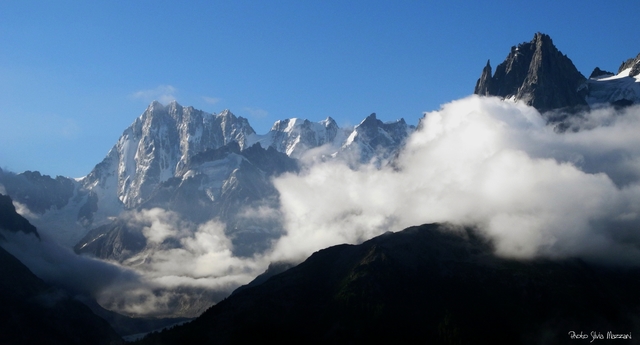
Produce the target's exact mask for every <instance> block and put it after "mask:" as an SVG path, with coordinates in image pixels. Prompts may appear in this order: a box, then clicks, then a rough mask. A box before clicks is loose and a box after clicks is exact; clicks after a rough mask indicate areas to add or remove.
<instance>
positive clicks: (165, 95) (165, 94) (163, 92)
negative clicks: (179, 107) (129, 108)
mask: <svg viewBox="0 0 640 345" xmlns="http://www.w3.org/2000/svg"><path fill="white" fill-rule="evenodd" d="M177 92H178V90H177V89H176V88H175V87H173V86H171V85H158V86H157V87H156V88H155V89H149V90H140V91H136V92H134V93H133V94H131V98H134V99H141V100H143V101H145V102H151V101H153V100H156V101H158V102H160V103H162V104H167V103H170V102H171V101H175V100H176V96H175V94H176V93H177Z"/></svg>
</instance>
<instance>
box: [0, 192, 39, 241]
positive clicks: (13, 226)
mask: <svg viewBox="0 0 640 345" xmlns="http://www.w3.org/2000/svg"><path fill="white" fill-rule="evenodd" d="M0 229H3V230H7V231H11V232H18V231H22V232H24V233H25V234H34V235H35V236H36V237H37V238H40V235H39V234H38V230H37V229H36V227H35V226H33V225H31V223H29V221H28V220H27V219H26V218H24V217H23V216H21V215H19V214H18V213H16V208H15V206H13V201H12V200H11V197H9V196H8V195H2V194H0ZM0 236H1V235H0Z"/></svg>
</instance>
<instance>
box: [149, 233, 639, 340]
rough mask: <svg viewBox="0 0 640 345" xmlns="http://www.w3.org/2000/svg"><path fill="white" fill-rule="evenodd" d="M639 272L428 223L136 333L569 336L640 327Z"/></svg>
mask: <svg viewBox="0 0 640 345" xmlns="http://www.w3.org/2000/svg"><path fill="white" fill-rule="evenodd" d="M639 289H640V272H639V271H638V270H637V269H622V268H612V267H604V266H598V265H595V264H589V263H586V262H584V261H581V260H578V259H566V260H559V261H552V260H547V259H544V260H543V259H538V260H528V261H518V260H511V259H504V258H499V257H496V256H494V255H493V254H492V248H491V245H490V243H487V242H486V241H484V240H482V238H481V237H480V236H478V235H477V234H476V231H475V230H474V229H470V228H467V229H463V230H460V229H458V230H452V229H451V228H450V227H449V226H447V225H441V224H430V225H423V226H419V227H412V228H408V229H406V230H404V231H401V232H398V233H387V234H384V235H382V236H379V237H376V238H374V239H372V240H369V241H366V242H364V243H363V244H360V245H339V246H334V247H330V248H327V249H324V250H321V251H319V252H317V253H315V254H313V255H312V256H311V257H309V258H308V259H307V260H306V261H305V262H303V263H302V264H300V265H298V266H296V267H293V268H291V269H289V270H287V271H285V272H283V273H281V274H278V275H275V276H273V277H271V278H270V279H268V280H266V281H265V282H264V283H262V284H259V285H257V286H253V287H248V288H245V289H243V290H241V291H238V292H237V293H234V294H233V295H232V296H230V297H229V298H227V299H226V300H224V301H222V302H220V303H219V304H217V305H215V306H213V307H212V308H210V309H209V310H207V311H206V312H205V313H204V314H203V315H202V316H201V317H199V318H198V319H196V320H195V321H193V322H192V323H190V324H187V325H184V326H180V327H176V328H174V329H172V330H169V331H165V332H162V333H159V334H158V333H154V334H151V335H150V336H148V337H147V338H146V339H145V340H144V341H143V342H141V343H142V344H205V343H206V344H208V343H212V344H213V343H215V344H249V343H256V342H260V343H265V342H275V343H299V344H308V343H318V344H335V343H398V344H402V343H430V344H471V343H474V344H528V343H531V344H538V343H566V342H569V340H570V339H569V335H568V332H570V331H572V330H574V331H576V332H579V331H581V330H589V332H590V331H592V330H601V331H615V332H618V333H629V332H632V331H633V330H636V329H639V327H640V324H639V323H638V318H637V317H635V316H634V315H637V313H638V311H639V309H640V295H639V294H638V293H637V291H640V290H639Z"/></svg>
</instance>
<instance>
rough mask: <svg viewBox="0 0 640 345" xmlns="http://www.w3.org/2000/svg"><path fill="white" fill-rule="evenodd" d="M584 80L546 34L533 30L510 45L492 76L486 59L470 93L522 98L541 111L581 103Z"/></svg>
mask: <svg viewBox="0 0 640 345" xmlns="http://www.w3.org/2000/svg"><path fill="white" fill-rule="evenodd" d="M585 80H586V78H585V77H584V76H583V75H582V74H581V73H580V72H579V71H578V70H577V69H576V67H575V66H574V65H573V62H571V60H570V59H569V58H568V57H567V56H566V55H564V54H562V53H561V52H560V51H559V50H558V49H557V48H556V47H555V46H554V44H553V41H552V40H551V38H550V37H549V36H548V35H545V34H542V33H537V34H535V36H534V37H533V40H532V41H531V42H526V43H521V44H519V45H518V46H517V47H512V48H511V51H510V52H509V55H508V56H507V58H506V59H505V61H504V62H502V63H501V64H499V65H498V67H497V68H496V71H495V74H493V76H492V74H491V65H490V64H489V62H487V65H486V66H485V67H484V69H483V70H482V75H481V76H480V79H478V82H477V83H476V87H475V90H474V93H475V94H478V95H483V96H499V97H502V98H504V99H510V100H514V101H522V102H525V103H526V104H528V105H531V106H533V107H535V108H536V109H538V110H539V111H540V112H545V111H548V110H552V109H559V108H571V107H576V106H585V105H586V104H587V103H586V101H585V100H584V96H581V95H580V94H579V93H578V88H579V87H580V85H581V84H582V83H583V82H584V81H585Z"/></svg>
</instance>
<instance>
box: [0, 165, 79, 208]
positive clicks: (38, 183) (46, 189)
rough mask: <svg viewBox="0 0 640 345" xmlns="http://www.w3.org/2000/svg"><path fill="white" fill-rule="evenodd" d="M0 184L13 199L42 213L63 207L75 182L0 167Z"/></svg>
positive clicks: (60, 177)
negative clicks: (15, 172)
mask: <svg viewBox="0 0 640 345" xmlns="http://www.w3.org/2000/svg"><path fill="white" fill-rule="evenodd" d="M0 185H2V186H3V187H4V189H5V191H6V194H8V195H10V196H11V197H12V198H13V200H16V201H18V202H19V203H21V204H24V205H25V206H27V207H28V208H29V210H30V211H31V212H34V213H36V214H43V213H45V212H46V211H47V210H49V209H52V208H53V209H56V210H59V209H61V208H63V207H64V206H65V205H66V204H67V203H68V202H69V200H70V199H71V198H72V197H73V196H74V194H75V191H76V185H77V183H76V182H75V181H74V180H72V179H70V178H66V177H63V176H58V177H56V178H52V177H51V176H48V175H42V174H40V172H38V171H25V172H23V173H20V174H14V173H11V172H8V171H3V170H2V169H0Z"/></svg>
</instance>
